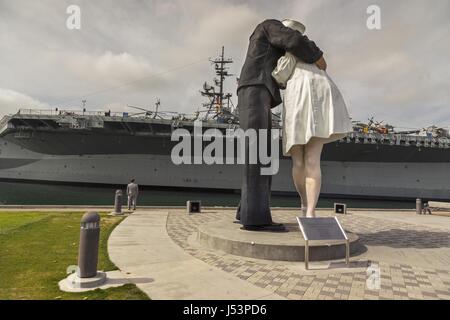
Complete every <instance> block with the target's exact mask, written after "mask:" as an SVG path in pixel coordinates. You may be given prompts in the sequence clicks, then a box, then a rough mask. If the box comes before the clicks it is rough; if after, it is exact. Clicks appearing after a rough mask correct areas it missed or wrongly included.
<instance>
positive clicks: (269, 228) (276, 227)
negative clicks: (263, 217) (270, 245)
mask: <svg viewBox="0 0 450 320" xmlns="http://www.w3.org/2000/svg"><path fill="white" fill-rule="evenodd" d="M241 229H242V230H246V231H261V232H288V230H287V229H286V227H285V226H284V225H283V224H281V223H272V224H269V225H263V226H243V227H241Z"/></svg>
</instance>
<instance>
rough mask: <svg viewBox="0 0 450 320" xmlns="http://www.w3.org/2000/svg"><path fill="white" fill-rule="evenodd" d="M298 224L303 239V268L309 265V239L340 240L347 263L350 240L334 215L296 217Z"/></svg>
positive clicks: (347, 262)
mask: <svg viewBox="0 0 450 320" xmlns="http://www.w3.org/2000/svg"><path fill="white" fill-rule="evenodd" d="M297 221H298V225H299V226H300V230H301V232H302V235H303V238H304V239H305V269H306V270H308V267H309V242H310V241H342V242H343V243H345V245H346V248H345V263H346V264H347V265H348V264H349V259H350V241H349V239H348V237H347V234H346V233H345V231H344V229H343V228H342V226H341V224H340V223H339V220H338V219H337V218H336V217H326V218H303V217H297Z"/></svg>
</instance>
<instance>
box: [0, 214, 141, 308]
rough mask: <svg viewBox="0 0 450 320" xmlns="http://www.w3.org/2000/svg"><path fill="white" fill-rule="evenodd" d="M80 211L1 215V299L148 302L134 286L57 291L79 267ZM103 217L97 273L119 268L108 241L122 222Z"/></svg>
mask: <svg viewBox="0 0 450 320" xmlns="http://www.w3.org/2000/svg"><path fill="white" fill-rule="evenodd" d="M82 215H83V213H81V212H52V213H39V212H0V300H5V299H39V300H41V299H64V300H65V299H68V300H71V299H119V300H123V299H148V297H147V295H146V294H145V293H143V292H142V291H141V290H139V289H138V288H137V287H136V286H135V285H134V284H127V285H124V286H122V287H117V288H110V289H107V290H99V289H97V290H95V291H89V292H83V293H66V292H62V291H60V290H59V288H58V282H59V281H60V280H62V279H64V278H65V277H66V276H67V275H66V270H67V267H68V266H70V265H76V264H77V256H78V241H79V236H80V219H81V216H82ZM122 219H123V218H121V217H112V216H108V215H106V214H101V231H100V248H99V263H98V269H99V270H104V271H111V270H117V268H116V266H115V265H114V264H113V263H112V262H111V261H110V260H109V257H108V252H107V240H108V237H109V235H110V233H111V232H112V230H113V229H114V227H115V226H116V225H117V224H118V223H119V222H120V221H121V220H122Z"/></svg>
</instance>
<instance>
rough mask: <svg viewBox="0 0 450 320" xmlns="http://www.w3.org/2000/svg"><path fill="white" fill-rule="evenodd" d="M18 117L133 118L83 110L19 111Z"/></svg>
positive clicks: (125, 115) (119, 114) (106, 112)
mask: <svg viewBox="0 0 450 320" xmlns="http://www.w3.org/2000/svg"><path fill="white" fill-rule="evenodd" d="M17 114H18V115H26V116H103V117H104V116H108V117H121V118H122V117H127V116H131V115H130V114H129V113H127V112H111V111H87V110H86V111H82V110H61V109H46V110H45V109H23V108H22V109H19V111H18V112H17Z"/></svg>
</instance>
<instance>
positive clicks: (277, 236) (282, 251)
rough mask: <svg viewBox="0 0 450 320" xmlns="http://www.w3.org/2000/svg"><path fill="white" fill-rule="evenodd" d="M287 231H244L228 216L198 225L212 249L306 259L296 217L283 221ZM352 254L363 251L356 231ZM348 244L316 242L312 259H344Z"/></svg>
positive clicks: (201, 241)
mask: <svg viewBox="0 0 450 320" xmlns="http://www.w3.org/2000/svg"><path fill="white" fill-rule="evenodd" d="M284 225H285V227H286V228H287V229H288V232H276V233H271V232H264V231H245V230H241V229H240V227H241V225H240V224H237V223H233V222H232V221H230V220H229V219H223V220H220V221H214V222H211V223H205V224H202V225H200V226H199V229H198V232H197V239H196V240H197V241H198V243H199V244H200V245H202V246H205V247H208V248H210V249H215V250H221V251H224V252H226V253H230V254H233V255H237V256H243V257H250V258H256V259H265V260H279V261H305V244H306V242H305V240H304V239H303V237H302V233H301V232H300V230H299V226H298V223H297V222H296V220H295V218H294V219H293V221H292V223H291V222H289V223H284ZM347 235H348V238H349V242H350V255H355V254H357V253H359V252H362V251H363V246H362V245H361V244H360V243H359V241H358V240H359V238H358V236H357V235H356V234H352V233H348V234H347ZM345 256H346V247H345V244H343V243H342V241H341V242H339V241H315V243H314V245H311V244H310V245H309V261H326V260H338V259H345Z"/></svg>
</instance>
